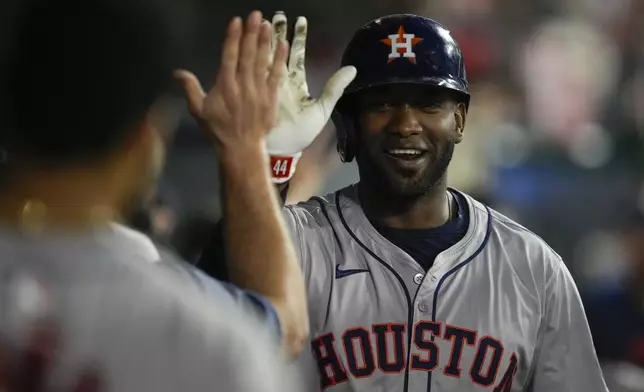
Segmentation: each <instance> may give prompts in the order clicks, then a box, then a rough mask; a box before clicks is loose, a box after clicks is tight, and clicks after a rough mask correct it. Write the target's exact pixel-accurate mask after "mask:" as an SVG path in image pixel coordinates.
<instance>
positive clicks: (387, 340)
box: [201, 15, 607, 392]
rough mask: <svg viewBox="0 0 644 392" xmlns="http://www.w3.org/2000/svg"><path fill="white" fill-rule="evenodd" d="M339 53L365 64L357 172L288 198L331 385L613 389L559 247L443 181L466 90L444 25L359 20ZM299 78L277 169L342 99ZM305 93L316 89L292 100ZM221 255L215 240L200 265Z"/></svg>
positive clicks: (353, 91)
mask: <svg viewBox="0 0 644 392" xmlns="http://www.w3.org/2000/svg"><path fill="white" fill-rule="evenodd" d="M277 18H281V19H282V20H281V21H280V23H286V21H285V19H284V16H283V15H278V16H277ZM275 31H276V32H277V33H278V34H280V33H281V34H282V35H280V39H285V38H284V37H285V34H283V32H281V31H280V30H278V29H276V30H275ZM305 35H306V20H304V19H298V21H297V22H296V24H295V37H294V40H293V48H292V50H293V51H295V50H296V48H298V50H299V52H295V55H296V56H299V57H296V58H295V60H294V59H293V56H294V53H293V52H292V53H291V60H290V64H291V68H289V75H290V76H291V77H292V78H295V77H296V76H297V75H298V74H299V76H298V77H299V78H303V74H304V69H303V64H304V60H303V58H301V56H303V52H304V44H303V42H304V40H305ZM342 66H343V68H342V69H341V71H339V72H340V73H345V72H350V71H349V70H351V69H352V68H353V67H355V69H357V76H356V78H355V79H354V80H353V81H352V82H351V84H349V86H348V87H347V88H346V90H345V91H344V94H343V95H342V98H341V99H340V100H339V102H338V104H337V105H336V106H335V115H334V122H335V124H336V127H337V132H338V150H339V152H340V154H341V156H342V158H343V160H344V161H347V162H348V161H351V160H352V159H354V158H355V159H356V160H357V163H358V166H359V171H360V182H359V183H358V184H356V185H352V186H349V187H347V188H345V189H341V190H339V191H337V192H335V193H333V194H330V195H327V196H324V197H314V198H312V199H311V200H310V201H308V202H304V203H300V204H298V205H294V206H287V207H285V212H284V213H285V216H286V218H287V221H288V224H289V227H290V229H291V233H292V236H293V240H294V242H295V244H296V247H297V248H298V250H299V257H300V261H301V263H302V268H303V270H304V275H305V279H306V283H307V288H308V300H309V314H310V322H311V349H312V353H313V355H314V357H315V360H316V362H317V368H318V374H319V381H320V385H321V387H322V389H325V390H330V391H364V392H367V391H375V390H377V391H387V392H389V391H391V392H393V391H396V392H399V391H403V392H407V391H410V392H421V391H422V392H430V391H433V392H439V391H440V392H456V391H458V392H469V391H472V392H474V391H482V390H484V389H489V390H490V391H496V392H501V391H503V392H510V391H527V390H529V391H537V392H582V391H583V392H600V391H601V392H604V391H606V390H607V389H606V386H605V383H604V380H603V377H602V374H601V370H600V367H599V364H598V361H597V358H596V355H595V351H594V348H593V343H592V339H591V335H590V332H589V329H588V325H587V321H586V317H585V315H584V309H583V307H582V304H581V301H580V298H579V294H578V292H577V288H576V286H575V283H574V282H573V280H572V278H571V276H570V273H569V272H568V269H567V268H566V266H565V264H564V262H563V261H562V260H561V258H560V257H559V255H557V254H556V253H555V252H554V251H553V250H552V249H551V248H550V247H549V246H548V245H547V244H546V243H545V242H543V241H542V240H541V239H540V238H539V237H537V236H536V235H535V234H533V233H531V232H530V231H528V230H526V229H525V228H523V227H521V226H520V225H518V224H517V223H515V222H513V221H512V220H510V219H508V218H507V217H505V216H503V215H501V214H499V213H498V212H496V211H494V210H492V209H490V208H489V207H487V206H485V205H483V204H481V203H480V202H478V201H476V200H474V199H473V198H471V197H470V196H468V195H467V194H464V193H463V192H460V191H458V190H456V189H451V188H448V187H447V179H446V171H447V168H448V166H449V163H450V160H451V158H452V154H453V152H454V148H455V146H456V145H457V144H458V143H460V142H461V141H462V140H463V137H464V136H465V133H464V129H465V124H466V117H467V110H468V106H469V101H470V96H469V93H468V84H467V79H466V75H465V65H464V59H463V57H462V54H461V51H460V49H459V47H458V45H457V43H456V42H455V41H454V39H453V38H452V37H451V35H450V33H449V31H448V30H447V29H446V28H444V27H443V26H441V25H440V24H439V23H437V22H435V21H433V20H431V19H427V18H424V17H420V16H415V15H390V16H386V17H382V18H379V19H376V20H374V21H372V22H370V23H368V24H366V25H365V26H363V27H362V28H360V29H359V30H358V31H357V32H356V34H355V35H354V37H353V39H352V40H351V42H350V43H349V45H348V47H347V48H346V50H345V52H344V56H343V58H342ZM336 75H337V74H336ZM302 86H304V87H302ZM305 86H306V84H305V82H304V81H303V80H297V83H292V84H291V85H286V86H283V88H284V89H286V90H287V91H286V92H284V93H283V94H281V95H280V96H281V97H282V98H283V100H282V102H280V108H281V111H282V112H288V113H302V114H301V115H299V116H298V115H294V116H290V117H281V118H280V121H283V123H279V122H278V126H277V128H278V129H284V131H283V132H282V133H281V134H280V135H279V138H276V139H275V140H273V142H274V146H275V148H274V149H273V150H269V153H271V154H272V155H273V157H272V158H273V163H274V165H273V166H272V168H273V169H274V173H273V175H274V178H275V182H277V183H284V182H285V181H286V180H288V179H290V178H291V176H292V174H293V171H294V170H295V167H294V166H292V165H291V166H289V165H288V164H284V162H286V163H288V162H290V161H292V160H294V159H296V158H297V157H298V156H299V155H298V154H299V151H301V150H299V151H297V150H295V149H294V148H293V146H294V145H297V146H300V147H306V145H307V142H310V141H311V140H313V138H308V139H306V138H307V136H309V135H310V134H315V132H314V131H315V130H319V129H321V128H322V127H323V126H324V123H325V122H326V120H327V119H328V116H329V115H330V114H331V111H332V109H333V108H332V107H331V106H330V105H329V102H328V101H316V100H311V99H306V98H308V97H306V95H308V91H306V88H305ZM289 89H290V90H289ZM289 93H290V94H289ZM298 94H300V95H305V97H306V98H305V99H303V100H301V101H292V100H290V99H288V97H290V96H294V95H295V96H297V95H298ZM311 106H313V108H314V109H311ZM312 110H317V111H319V112H320V113H323V114H324V116H322V115H319V116H318V117H314V116H312V115H311V113H310V112H311V111H312ZM287 130H288V131H287ZM272 134H273V133H271V135H272ZM269 139H271V137H270V136H269ZM304 139H306V140H304ZM276 162H282V164H281V165H277V164H275V163H276ZM216 243H218V241H216V240H215V241H213V244H216ZM218 258H219V256H218V255H217V248H216V247H214V248H211V249H207V250H206V251H205V253H204V254H203V255H202V260H201V265H202V266H203V267H204V268H205V269H208V268H209V266H213V265H216V264H217V261H216V259H218Z"/></svg>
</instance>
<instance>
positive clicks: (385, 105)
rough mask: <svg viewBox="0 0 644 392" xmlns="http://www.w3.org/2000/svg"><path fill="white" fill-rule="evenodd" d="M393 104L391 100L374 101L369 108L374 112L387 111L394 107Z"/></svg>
mask: <svg viewBox="0 0 644 392" xmlns="http://www.w3.org/2000/svg"><path fill="white" fill-rule="evenodd" d="M393 106H394V105H393V104H391V103H389V102H372V103H371V104H370V105H369V108H368V110H369V111H370V112H372V113H385V112H388V111H389V110H391V109H392V108H393Z"/></svg>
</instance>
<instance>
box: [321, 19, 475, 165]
mask: <svg viewBox="0 0 644 392" xmlns="http://www.w3.org/2000/svg"><path fill="white" fill-rule="evenodd" d="M341 65H342V66H346V65H353V66H354V67H356V69H357V70H358V74H357V75H356V78H355V79H354V80H353V81H352V82H351V84H350V85H349V86H348V87H347V89H346V90H345V91H344V94H343V96H342V98H341V99H340V101H339V102H338V105H337V106H336V109H335V110H334V113H333V116H332V118H333V122H334V123H335V126H336V128H337V133H338V152H340V156H341V157H342V159H343V160H344V161H345V162H349V161H351V160H352V159H353V158H354V156H355V148H354V139H355V137H354V128H355V116H353V113H352V110H351V109H350V106H351V105H347V101H348V98H350V97H351V95H353V94H355V93H357V92H360V91H364V90H366V89H369V88H372V87H378V86H383V85H388V84H399V83H409V84H418V85H427V86H432V87H438V88H445V89H449V90H451V91H453V92H454V93H456V95H457V96H458V97H459V98H460V100H461V101H462V102H463V103H465V105H466V106H469V100H470V95H469V91H468V84H467V76H466V74H465V61H464V59H463V54H462V52H461V49H460V48H459V46H458V44H457V43H456V41H455V40H454V38H452V36H451V35H450V32H449V31H448V30H447V29H446V28H445V27H443V26H442V25H441V24H440V23H438V22H436V21H434V20H432V19H429V18H425V17H422V16H418V15H411V14H398V15H389V16H385V17H382V18H379V19H375V20H373V21H371V22H369V23H367V24H366V25H364V26H362V27H361V28H360V29H359V30H358V31H357V32H356V33H355V35H354V36H353V38H352V39H351V42H349V45H348V46H347V48H346V50H345V51H344V55H343V56H342V64H341Z"/></svg>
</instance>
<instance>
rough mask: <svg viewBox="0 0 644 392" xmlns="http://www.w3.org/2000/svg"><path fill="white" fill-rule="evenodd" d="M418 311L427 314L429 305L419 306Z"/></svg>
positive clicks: (421, 304) (422, 304)
mask: <svg viewBox="0 0 644 392" xmlns="http://www.w3.org/2000/svg"><path fill="white" fill-rule="evenodd" d="M418 310H420V311H421V312H426V311H427V305H425V304H424V303H420V304H418Z"/></svg>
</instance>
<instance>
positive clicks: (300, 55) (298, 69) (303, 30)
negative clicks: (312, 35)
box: [288, 16, 308, 94]
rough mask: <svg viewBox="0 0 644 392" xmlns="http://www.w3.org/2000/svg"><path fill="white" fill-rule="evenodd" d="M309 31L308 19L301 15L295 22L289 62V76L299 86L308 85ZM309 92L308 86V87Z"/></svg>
mask: <svg viewBox="0 0 644 392" xmlns="http://www.w3.org/2000/svg"><path fill="white" fill-rule="evenodd" d="M307 32H308V21H307V20H306V18H305V17H303V16H300V17H299V18H297V21H296V22H295V33H294V35H293V44H292V45H291V55H290V57H289V62H288V71H289V78H291V80H292V81H293V83H294V84H295V86H297V87H298V88H302V87H305V85H306V67H305V58H306V36H307ZM305 89H306V92H307V94H308V88H306V87H305Z"/></svg>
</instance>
